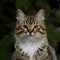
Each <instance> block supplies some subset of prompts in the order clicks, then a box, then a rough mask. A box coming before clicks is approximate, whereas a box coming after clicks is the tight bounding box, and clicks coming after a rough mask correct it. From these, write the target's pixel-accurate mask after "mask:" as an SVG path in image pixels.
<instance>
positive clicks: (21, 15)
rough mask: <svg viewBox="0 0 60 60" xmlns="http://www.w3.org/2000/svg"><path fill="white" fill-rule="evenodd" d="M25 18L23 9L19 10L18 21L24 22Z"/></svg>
mask: <svg viewBox="0 0 60 60" xmlns="http://www.w3.org/2000/svg"><path fill="white" fill-rule="evenodd" d="M25 18H26V15H25V14H24V13H23V11H22V10H21V9H17V16H16V19H17V21H19V22H22V21H24V20H25Z"/></svg>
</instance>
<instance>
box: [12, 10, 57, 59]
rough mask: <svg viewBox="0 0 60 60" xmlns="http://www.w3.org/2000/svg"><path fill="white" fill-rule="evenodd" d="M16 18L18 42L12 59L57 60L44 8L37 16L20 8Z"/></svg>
mask: <svg viewBox="0 0 60 60" xmlns="http://www.w3.org/2000/svg"><path fill="white" fill-rule="evenodd" d="M16 19H17V22H16V29H15V33H14V37H15V40H16V42H15V52H14V53H13V57H12V60H57V58H56V55H55V51H54V49H53V48H52V47H51V46H50V45H49V42H48V39H47V35H46V27H45V23H44V20H45V11H44V9H41V10H40V11H39V12H38V13H37V14H36V15H35V16H26V15H25V14H24V13H23V12H22V11H21V10H20V9H18V10H17V17H16Z"/></svg>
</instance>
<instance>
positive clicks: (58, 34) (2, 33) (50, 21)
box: [0, 0, 60, 60]
mask: <svg viewBox="0 0 60 60" xmlns="http://www.w3.org/2000/svg"><path fill="white" fill-rule="evenodd" d="M18 8H20V9H22V10H23V11H24V13H25V14H26V15H34V14H36V12H37V11H39V10H40V9H41V8H43V9H45V11H46V27H47V29H46V30H47V37H48V39H49V42H50V44H51V45H52V46H53V47H54V48H55V50H56V54H57V57H58V60H60V0H0V60H11V57H12V53H13V51H14V48H13V47H14V37H13V36H14V35H13V34H14V29H15V23H16V19H15V17H16V10H17V9H18Z"/></svg>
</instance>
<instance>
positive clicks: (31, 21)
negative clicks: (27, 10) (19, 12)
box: [25, 16, 35, 24]
mask: <svg viewBox="0 0 60 60" xmlns="http://www.w3.org/2000/svg"><path fill="white" fill-rule="evenodd" d="M25 22H26V23H27V24H33V23H35V21H34V18H33V16H28V18H27V20H26V21H25Z"/></svg>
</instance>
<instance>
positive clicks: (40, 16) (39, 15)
mask: <svg viewBox="0 0 60 60" xmlns="http://www.w3.org/2000/svg"><path fill="white" fill-rule="evenodd" d="M35 18H37V19H39V20H45V10H44V9H41V10H39V12H38V13H37V14H36V15H35Z"/></svg>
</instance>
